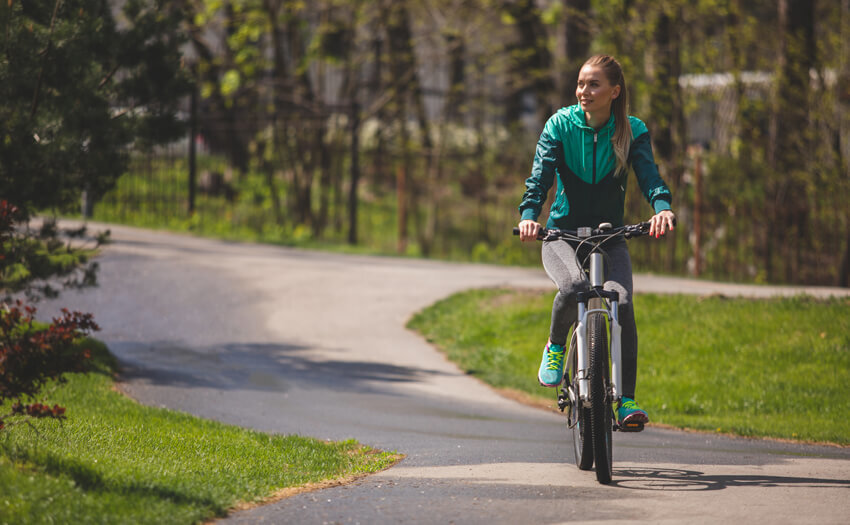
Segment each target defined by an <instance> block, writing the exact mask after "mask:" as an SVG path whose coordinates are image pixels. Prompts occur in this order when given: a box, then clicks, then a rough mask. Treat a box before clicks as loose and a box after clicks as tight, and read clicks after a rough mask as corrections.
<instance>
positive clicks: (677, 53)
mask: <svg viewBox="0 0 850 525" xmlns="http://www.w3.org/2000/svg"><path fill="white" fill-rule="evenodd" d="M681 19H682V16H681V10H680V8H679V7H673V8H672V9H670V10H668V8H666V7H665V6H663V5H662V6H661V7H660V12H659V14H658V19H657V27H656V31H655V56H656V59H655V65H656V70H655V78H654V79H653V86H654V89H653V90H652V101H651V110H652V113H651V117H650V118H651V122H652V124H651V125H652V126H653V134H652V138H653V145H654V148H655V154H656V158H657V159H658V160H659V161H660V162H659V164H661V166H662V169H663V171H664V175H665V178H666V179H667V182H668V184H670V189H671V191H672V192H673V198H674V199H675V200H676V202H675V203H674V204H675V206H674V208H676V207H678V206H680V205H682V204H683V203H684V201H683V199H681V198H680V196H679V190H680V189H681V179H682V174H683V173H684V148H685V143H686V142H687V137H686V134H685V116H684V107H683V103H682V90H681V87H680V86H679V77H680V76H681V73H682V63H681V40H680V38H681V37H680V34H681V32H680V31H679V30H678V28H679V26H680V25H681V23H682V22H681ZM676 248H677V246H676V236H675V235H673V236H672V238H671V240H670V242H669V243H668V245H667V246H666V247H665V251H666V261H665V266H666V269H667V270H668V271H672V270H673V267H674V265H675V261H676Z"/></svg>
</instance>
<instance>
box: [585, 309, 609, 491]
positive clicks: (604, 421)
mask: <svg viewBox="0 0 850 525" xmlns="http://www.w3.org/2000/svg"><path fill="white" fill-rule="evenodd" d="M587 332H588V349H589V354H590V370H589V379H590V402H591V406H590V412H591V416H590V419H591V427H592V430H593V432H592V434H593V458H594V461H595V462H596V479H597V480H598V481H599V482H600V483H604V484H607V483H611V474H612V465H611V463H612V446H611V445H612V443H611V442H612V436H611V433H612V430H613V428H612V427H613V423H614V422H613V415H612V414H613V412H612V410H611V395H610V393H609V392H610V384H611V380H610V376H611V374H610V369H609V368H608V335H607V331H606V329H605V317H604V315H603V314H602V313H593V314H590V315H588V320H587Z"/></svg>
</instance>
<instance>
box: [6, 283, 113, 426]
mask: <svg viewBox="0 0 850 525" xmlns="http://www.w3.org/2000/svg"><path fill="white" fill-rule="evenodd" d="M35 312H36V308H35V307H33V306H29V305H24V304H23V303H22V302H21V301H20V300H18V301H16V302H15V304H14V305H5V307H4V309H3V310H2V311H0V402H5V401H8V400H14V401H15V402H14V403H13V404H12V410H11V412H9V413H8V414H5V415H0V430H2V429H3V428H4V426H5V423H4V420H5V419H7V418H9V417H11V416H28V417H32V418H45V417H49V418H56V419H63V418H64V417H65V408H64V407H60V406H58V405H53V407H50V406H48V405H44V404H42V403H37V402H33V403H24V402H23V400H24V399H27V400H29V399H32V398H33V397H34V396H35V395H37V394H38V392H39V390H40V389H41V388H42V387H43V386H44V384H45V383H46V382H48V381H50V380H58V381H59V382H62V381H64V374H65V373H66V372H82V371H85V370H86V369H87V365H88V363H89V359H90V358H91V352H90V351H89V350H88V349H86V348H83V347H81V346H80V345H79V344H77V341H78V340H79V339H80V338H81V337H83V336H84V335H87V334H89V333H91V332H93V331H96V330H99V329H100V328H99V327H98V326H97V324H96V323H95V322H94V320H93V318H92V315H91V314H84V313H80V312H69V311H68V310H66V309H63V310H62V317H57V318H54V319H53V322H52V323H51V324H50V325H48V326H47V328H45V329H38V328H37V327H35V326H34V325H33V316H34V315H35Z"/></svg>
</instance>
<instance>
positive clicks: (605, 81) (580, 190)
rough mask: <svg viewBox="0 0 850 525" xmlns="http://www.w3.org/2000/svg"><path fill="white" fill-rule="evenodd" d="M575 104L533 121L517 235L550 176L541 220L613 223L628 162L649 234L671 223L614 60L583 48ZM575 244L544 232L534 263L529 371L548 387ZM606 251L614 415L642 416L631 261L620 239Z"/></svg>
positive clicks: (574, 271) (572, 293) (532, 221)
mask: <svg viewBox="0 0 850 525" xmlns="http://www.w3.org/2000/svg"><path fill="white" fill-rule="evenodd" d="M576 98H577V99H578V104H577V105H574V106H570V107H566V108H561V109H560V110H559V111H558V112H557V113H555V114H554V115H552V117H550V118H549V120H548V121H547V122H546V125H545V126H544V128H543V133H542V134H541V135H540V140H539V141H538V142H537V150H536V152H535V155H534V164H533V165H532V169H531V176H530V177H528V179H527V180H526V181H525V186H526V191H525V194H524V195H523V199H522V203H521V204H520V205H519V211H520V214H521V220H520V222H519V234H520V239H521V240H522V241H532V240H535V239H536V238H537V233H538V231H539V230H540V228H541V226H540V224H539V223H538V222H537V218H538V217H539V216H540V213H541V210H542V207H543V203H544V202H545V200H546V195H547V193H548V192H549V189H550V188H551V187H552V184H553V183H555V182H557V188H556V190H557V191H556V193H555V200H554V202H553V204H552V205H551V208H550V211H549V220H548V222H547V224H546V226H547V228H556V229H571V230H575V229H576V228H578V227H582V226H590V227H593V228H595V227H597V226H598V225H599V224H601V223H603V222H609V223H611V224H612V225H613V226H615V227H616V226H622V225H623V212H624V204H625V196H626V182H627V175H628V170H629V168H633V169H634V171H635V175H636V176H637V180H638V185H639V186H640V189H641V191H642V192H643V195H644V197H646V199H647V201H648V202H649V203H650V205H652V207H653V208H654V210H655V215H654V216H653V217H652V219H650V230H649V234H650V236H654V237H656V238H658V237H659V236H662V235H664V234H666V233H667V232H668V231H670V230H672V229H673V224H674V220H675V215H674V214H673V212H672V211H671V209H670V202H671V196H670V190H669V189H668V188H667V185H666V184H665V183H664V181H663V180H662V179H661V177H660V176H659V174H658V168H657V166H656V165H655V159H654V157H653V155H652V147H651V145H650V140H649V131H648V130H647V128H646V125H645V124H644V123H643V122H642V121H640V120H639V119H637V118H635V117H631V116H629V114H628V107H629V102H628V91H627V90H626V79H625V77H624V76H623V70H622V68H621V66H620V64H619V63H618V62H617V61H616V60H615V59H614V58H613V57H610V56H607V55H597V56H594V57H591V58H589V59H588V60H587V62H585V63H584V65H583V66H582V68H581V71H580V72H579V77H578V84H577V86H576ZM575 248H576V247H575V246H573V245H571V244H570V243H567V242H564V241H550V242H544V243H543V248H542V258H543V267H544V268H545V270H546V273H547V274H548V275H549V278H550V279H552V281H554V283H555V284H556V285H557V286H558V293H557V295H555V301H554V304H553V305H552V321H551V325H550V329H549V341H548V342H547V343H546V346H545V347H544V349H543V360H542V362H541V364H540V371H539V372H538V380H539V381H540V384H541V385H543V386H547V387H557V386H558V385H559V384H560V383H561V380H562V378H563V374H564V356H565V346H566V344H567V335H568V333H569V329H570V326H571V324H572V321H573V320H575V319H576V315H577V308H578V306H577V303H576V294H577V293H578V292H581V291H583V290H585V289H586V288H587V283H586V280H585V279H584V276H583V272H582V269H581V267H580V265H579V263H578V261H577V259H576V253H575ZM605 250H606V252H607V254H608V259H607V262H608V275H607V281H606V282H605V289H606V290H615V291H617V292H619V295H620V307H619V308H620V324H621V325H622V362H623V398H622V401H621V403H620V406H619V407H618V410H617V419H618V421H619V423H620V424H621V425H623V424H624V423H646V422H648V421H649V417H648V416H647V414H646V412H645V411H643V410H641V409H640V407H638V405H637V403H636V402H635V401H634V398H635V395H634V393H635V382H636V375H637V329H636V327H635V316H634V309H633V306H632V263H631V259H630V258H629V251H628V248H627V246H626V242H625V240H623V239H614V240H612V241H610V242H608V243H606V245H605Z"/></svg>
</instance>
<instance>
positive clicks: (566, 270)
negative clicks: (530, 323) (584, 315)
mask: <svg viewBox="0 0 850 525" xmlns="http://www.w3.org/2000/svg"><path fill="white" fill-rule="evenodd" d="M575 254H576V252H575V250H574V249H573V247H572V246H570V245H569V244H568V243H566V242H564V241H550V242H544V243H543V248H542V257H543V268H544V269H545V270H546V273H547V274H548V275H549V278H550V279H552V282H554V283H555V285H556V286H557V287H558V293H557V294H556V295H555V301H554V302H553V304H552V321H551V324H550V326H549V340H550V341H551V342H552V343H554V344H557V345H560V346H564V345H566V344H567V335H568V334H569V331H570V327H571V326H572V324H573V322H574V321H575V320H576V316H577V315H578V304H577V303H576V294H577V293H578V292H580V291H582V290H586V289H587V281H585V280H584V276H583V272H582V270H581V268H580V267H579V264H578V261H577V260H576V255H575Z"/></svg>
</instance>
